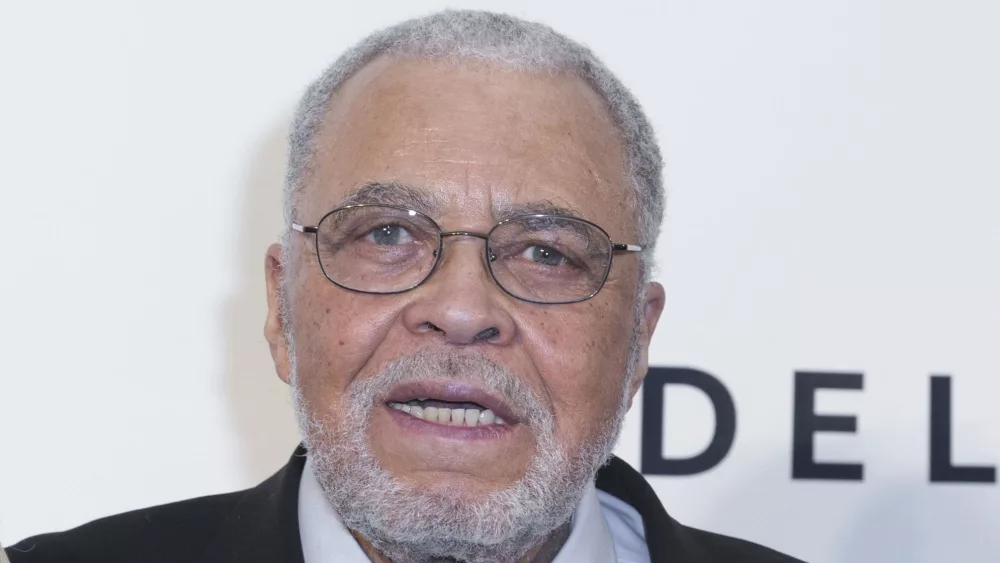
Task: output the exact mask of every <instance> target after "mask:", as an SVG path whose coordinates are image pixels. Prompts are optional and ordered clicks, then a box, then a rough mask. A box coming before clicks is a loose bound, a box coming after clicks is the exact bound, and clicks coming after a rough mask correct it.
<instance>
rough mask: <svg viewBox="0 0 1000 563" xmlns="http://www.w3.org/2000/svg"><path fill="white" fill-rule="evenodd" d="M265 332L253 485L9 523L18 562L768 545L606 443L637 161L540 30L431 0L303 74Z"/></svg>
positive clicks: (591, 60) (653, 304)
mask: <svg viewBox="0 0 1000 563" xmlns="http://www.w3.org/2000/svg"><path fill="white" fill-rule="evenodd" d="M285 211H286V216H287V221H288V232H287V233H286V235H285V237H284V239H283V240H282V242H281V244H280V245H278V244H276V245H273V246H272V247H271V248H269V249H268V251H267V254H266V258H265V274H266V278H267V288H268V296H267V297H268V304H269V308H270V312H269V314H268V317H267V320H266V326H265V334H266V336H267V340H268V342H269V343H270V347H271V354H272V356H273V358H274V365H275V368H276V371H277V374H278V376H279V377H280V378H281V379H282V380H283V381H285V382H286V383H288V384H289V385H290V386H291V389H292V394H293V397H294V403H295V406H296V409H297V414H298V420H299V425H300V429H301V433H302V438H303V442H304V445H303V447H302V448H300V450H299V451H297V452H296V453H295V454H294V455H293V456H292V458H291V461H289V463H288V465H287V466H286V467H285V468H284V469H282V470H281V471H280V472H278V473H277V474H276V475H275V476H274V477H272V478H271V479H269V480H268V481H266V482H264V483H263V484H261V485H260V486H258V487H256V488H254V489H250V490H248V491H243V492H239V493H233V494H228V495H221V496H215V497H208V498H202V499H195V500H190V501H186V502H181V503H177V504H171V505H166V506H161V507H156V508H150V509H145V510H139V511H136V512H132V513H128V514H124V515H119V516H113V517H110V518H106V519H103V520H99V521H96V522H93V523H90V524H87V525H85V526H83V527H80V528H77V529H76V530H72V531H69V532H64V533H61V534H53V535H48V536H41V537H36V538H31V539H28V540H25V541H23V542H21V543H19V544H18V545H16V546H14V547H13V548H12V549H11V550H10V554H11V557H12V561H13V563H34V562H57V561H59V562H62V561H75V562H94V563H98V562H99V563H117V562H122V563H124V562H145V563H153V562H168V561H169V562H171V563H181V562H191V563H195V562H204V563H214V562H220V563H221V562H234V563H235V562H261V563H264V562H268V563H273V562H277V561H282V562H300V563H301V562H304V563H324V562H338V563H340V562H344V563H353V562H366V561H376V562H393V563H402V562H432V561H464V562H470V563H471V562H522V561H523V562H527V561H532V562H538V561H545V562H550V561H556V562H558V563H587V562H595V563H596V562H602V563H604V562H616V561H617V562H630V563H639V562H649V561H651V562H656V563H659V562H663V563H694V562H699V563H709V562H712V563H715V562H733V563H736V562H739V563H751V562H765V561H766V562H782V561H793V560H792V559H791V558H788V557H786V556H783V555H780V554H778V553H776V552H773V551H771V550H769V549H766V548H763V547H760V546H756V545H754V544H750V543H747V542H743V541H740V540H735V539H731V538H726V537H722V536H718V535H715V534H711V533H707V532H701V531H697V530H693V529H690V528H686V527H684V526H682V525H680V524H678V523H677V522H676V521H674V520H672V519H671V518H670V517H669V516H668V515H667V513H666V512H665V511H664V509H663V507H662V506H661V505H660V503H659V502H658V501H657V498H656V496H655V494H654V493H653V491H652V489H651V488H650V487H649V485H648V484H647V483H646V482H645V480H643V478H642V476H641V475H639V474H638V473H637V472H635V471H634V470H633V469H631V468H630V467H628V466H627V465H626V464H625V463H623V462H622V461H620V460H618V459H616V458H614V457H612V456H611V452H612V448H613V447H614V444H615V441H616V439H617V437H618V434H619V431H620V430H621V425H622V420H623V417H624V416H625V413H626V411H627V410H628V408H629V406H630V404H631V401H632V398H633V397H634V396H635V393H636V391H637V389H638V388H639V385H640V384H641V383H642V379H643V376H644V374H645V372H646V367H647V357H648V349H649V343H650V337H651V336H652V333H653V329H654V328H655V326H656V323H657V319H658V318H659V316H660V312H661V310H662V309H663V303H664V295H663V288H662V287H661V286H660V285H659V284H657V283H653V282H651V281H650V268H651V262H652V259H653V245H654V244H655V242H656V238H657V233H658V230H659V224H660V220H661V217H662V214H663V189H662V185H661V159H660V154H659V150H658V149H657V145H656V141H655V139H654V136H653V132H652V129H651V127H650V125H649V123H648V121H647V119H646V117H645V116H644V115H643V113H642V111H641V109H640V107H639V105H638V104H637V103H636V101H635V100H634V99H633V98H632V96H631V95H630V94H629V92H628V90H626V89H625V87H624V86H623V85H622V84H621V83H620V82H619V81H618V80H617V79H616V78H615V76H614V75H612V74H611V73H610V72H609V71H608V70H607V69H606V68H605V67H604V66H603V65H602V64H601V63H600V62H599V61H598V60H597V59H596V58H595V57H594V55H593V54H592V53H590V51H588V50H586V49H585V48H583V47H581V46H580V45H578V44H576V43H574V42H572V41H570V40H568V39H566V38H565V37H563V36H561V35H559V34H557V33H555V32H553V31H552V30H551V29H549V28H547V27H544V26H541V25H538V24H533V23H528V22H524V21H520V20H517V19H515V18H511V17H507V16H502V15H497V14H489V13H480V12H444V13H439V14H435V15H432V16H429V17H426V18H423V19H418V20H414V21H409V22H406V23H403V24H401V25H398V26H396V27H393V28H390V29H387V30H384V31H381V32H379V33H376V34H374V35H372V36H370V37H368V38H367V39H365V40H364V41H362V42H361V43H360V44H359V45H358V46H356V47H355V48H354V49H352V50H350V51H349V52H347V53H346V54H345V55H343V56H342V57H341V58H340V59H339V60H338V61H337V62H336V63H335V64H334V65H333V66H332V67H331V68H330V69H329V70H328V71H327V72H326V73H325V74H324V75H323V76H322V77H320V79H319V80H317V81H316V82H315V83H314V84H313V85H312V86H311V87H310V88H309V89H308V91H307V92H306V94H305V96H304V98H303V100H302V102H301V105H300V106H299V110H298V113H297V115H296V117H295V121H294V124H293V128H292V134H291V146H290V154H289V162H288V178H287V185H286V208H285Z"/></svg>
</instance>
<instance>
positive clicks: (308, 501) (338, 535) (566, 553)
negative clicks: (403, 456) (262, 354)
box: [298, 460, 624, 563]
mask: <svg viewBox="0 0 1000 563" xmlns="http://www.w3.org/2000/svg"><path fill="white" fill-rule="evenodd" d="M298 512H299V535H300V538H301V541H302V553H303V555H304V557H305V563H333V562H336V563H370V560H369V559H368V556H367V555H365V553H364V551H363V550H362V549H361V546H359V545H358V543H357V542H356V541H354V536H352V535H351V532H350V531H348V529H347V527H346V526H344V524H343V523H342V522H341V521H340V518H339V517H338V516H337V513H336V512H335V511H334V510H333V507H332V506H330V503H329V502H327V501H326V497H325V496H324V495H323V489H322V488H321V487H320V484H319V481H317V480H316V476H315V475H314V474H313V469H312V463H311V461H310V460H307V461H306V466H305V469H304V470H303V471H302V481H301V482H300V484H299V507H298ZM571 526H572V527H571V529H570V533H569V538H567V539H566V543H565V544H563V546H562V549H560V550H559V553H558V554H557V555H556V558H555V559H554V560H553V561H552V563H613V562H616V561H619V560H618V559H617V558H616V556H615V541H614V538H613V537H612V535H611V529H610V528H609V527H608V522H607V520H606V519H605V516H604V512H603V510H602V505H601V503H600V501H599V500H598V495H597V489H596V487H595V486H594V484H593V483H591V484H590V485H588V487H587V489H586V491H585V492H584V494H583V498H582V499H580V503H579V504H578V505H577V509H576V512H575V513H574V515H573V522H572V524H571ZM623 561H624V560H623Z"/></svg>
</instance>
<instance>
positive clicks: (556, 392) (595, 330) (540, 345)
mask: <svg viewBox="0 0 1000 563" xmlns="http://www.w3.org/2000/svg"><path fill="white" fill-rule="evenodd" d="M631 330H632V327H631V326H630V323H625V322H622V318H621V315H611V314H607V312H606V311H604V310H601V308H600V307H598V306H596V305H595V306H590V307H586V308H581V310H580V311H575V310H574V311H572V314H570V313H567V314H565V315H563V314H559V315H553V314H551V312H549V313H547V314H545V315H540V318H537V319H534V320H533V322H532V323H531V328H530V329H529V330H526V331H525V332H526V334H525V340H526V342H531V343H532V344H531V345H530V348H531V355H532V356H533V360H534V363H535V365H536V367H537V369H538V371H539V374H540V376H541V383H542V385H543V388H544V392H545V393H546V394H547V398H548V399H549V400H550V401H551V404H552V407H553V410H554V412H555V416H556V426H557V433H558V435H559V438H560V440H561V441H562V442H563V443H569V444H578V443H580V442H581V441H583V440H585V439H586V438H587V437H589V436H591V435H593V433H594V432H595V431H596V429H598V428H600V427H601V426H602V425H604V424H606V423H607V421H608V420H610V419H611V418H612V417H613V416H614V414H615V413H616V411H617V408H618V405H619V401H620V399H621V388H622V384H623V380H622V378H623V377H624V376H625V373H624V368H625V363H626V360H627V350H628V340H629V334H630V333H629V331H631Z"/></svg>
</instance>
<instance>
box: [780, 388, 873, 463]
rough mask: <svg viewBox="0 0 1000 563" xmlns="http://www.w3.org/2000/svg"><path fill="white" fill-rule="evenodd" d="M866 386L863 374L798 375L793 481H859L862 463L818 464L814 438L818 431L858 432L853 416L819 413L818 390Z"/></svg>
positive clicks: (793, 436) (793, 428) (793, 434)
mask: <svg viewBox="0 0 1000 563" xmlns="http://www.w3.org/2000/svg"><path fill="white" fill-rule="evenodd" d="M863 386H864V375H863V374H860V373H813V372H797V373H796V374H795V419H794V425H793V427H792V479H831V480H839V481H860V480H862V478H863V474H864V467H862V466H861V464H860V463H817V462H816V460H815V457H814V452H815V449H816V448H815V443H814V442H813V436H814V435H815V434H816V433H817V432H847V433H851V434H853V433H855V432H857V430H858V419H857V418H856V417H853V416H829V415H818V414H816V390H817V389H856V390H860V389H862V388H863Z"/></svg>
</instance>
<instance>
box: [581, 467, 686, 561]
mask: <svg viewBox="0 0 1000 563" xmlns="http://www.w3.org/2000/svg"><path fill="white" fill-rule="evenodd" d="M597 488H598V489H600V490H602V491H604V492H606V493H608V494H611V495H613V496H615V497H617V498H619V499H621V500H623V501H624V502H626V503H628V504H629V505H631V506H632V507H633V508H635V509H636V511H637V512H639V515H640V516H642V523H643V526H644V527H645V529H646V546H647V547H648V548H649V558H650V560H651V561H652V563H661V562H669V563H693V562H695V561H703V560H704V559H702V558H701V555H700V549H698V548H697V547H695V546H692V545H691V538H690V537H689V534H688V533H687V532H686V531H685V530H686V528H684V526H682V525H680V524H679V523H678V522H677V521H676V520H674V519H673V518H671V517H670V515H669V514H667V511H666V510H665V509H664V508H663V505H662V504H660V500H659V498H658V497H657V496H656V492H655V491H654V490H653V488H652V487H650V486H649V483H648V482H647V481H646V479H645V478H644V477H643V476H642V474H640V473H639V472H638V471H636V470H635V469H632V467H631V466H629V464H627V463H625V462H624V461H622V460H620V459H618V458H617V457H612V458H611V461H609V462H608V463H607V464H606V465H605V466H604V467H602V468H601V469H600V470H599V471H598V472H597Z"/></svg>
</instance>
